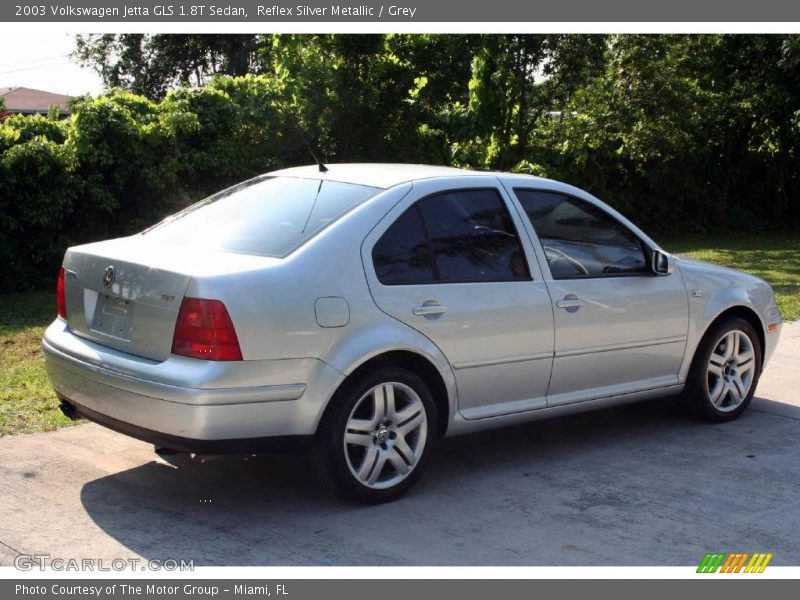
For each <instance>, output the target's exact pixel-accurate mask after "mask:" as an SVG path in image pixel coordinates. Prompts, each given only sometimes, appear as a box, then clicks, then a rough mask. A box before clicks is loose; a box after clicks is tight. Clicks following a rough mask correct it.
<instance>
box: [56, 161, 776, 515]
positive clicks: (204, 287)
mask: <svg viewBox="0 0 800 600" xmlns="http://www.w3.org/2000/svg"><path fill="white" fill-rule="evenodd" d="M58 299H59V308H58V318H57V319H56V320H55V322H53V324H52V325H51V326H50V327H49V328H48V329H47V332H46V333H45V336H44V340H43V346H44V351H45V357H46V361H47V370H48V372H49V374H50V378H51V380H52V382H53V385H54V386H55V389H56V391H57V392H58V395H59V397H60V398H61V399H62V402H63V404H62V406H63V408H64V410H65V412H67V413H68V414H70V415H79V416H84V417H86V418H88V419H91V420H93V421H97V422H98V423H101V424H103V425H106V426H108V427H110V428H112V429H115V430H117V431H121V432H123V433H127V434H129V435H131V436H133V437H136V438H139V439H142V440H147V441H151V442H153V443H154V444H156V445H160V446H163V447H166V448H171V449H176V450H182V451H190V452H198V453H219V452H259V451H271V450H280V449H284V448H290V447H294V448H302V447H308V448H311V449H312V450H313V455H314V456H315V459H316V462H317V464H318V465H319V467H320V471H321V473H322V474H323V476H324V478H325V479H326V480H327V481H328V482H329V483H330V484H331V485H333V487H334V488H335V489H337V490H338V491H339V492H341V493H344V494H346V495H349V496H351V497H354V498H356V499H359V500H363V501H368V502H379V501H384V500H389V499H392V498H395V497H397V496H398V495H399V494H401V493H402V492H404V491H405V490H406V489H408V488H409V487H410V486H411V485H412V484H413V483H414V482H415V481H416V480H417V479H418V478H419V476H420V475H421V473H422V470H423V467H424V466H425V463H426V461H427V459H428V456H429V454H430V451H431V448H432V444H433V442H434V440H435V439H436V438H437V437H441V436H444V435H456V434H461V433H467V432H471V431H477V430H481V429H486V428H489V427H497V426H502V425H508V424H512V423H519V422H522V421H527V420H532V419H537V418H542V417H546V416H553V415H560V414H564V413H566V412H570V411H576V410H587V409H591V408H595V407H602V406H608V405H610V404H614V403H621V402H626V401H632V400H639V399H645V398H652V397H656V396H663V395H669V394H678V393H682V394H683V396H684V398H685V400H686V402H687V403H688V404H689V405H691V406H692V407H693V408H694V409H695V410H696V411H697V413H698V414H699V415H701V416H703V417H704V418H706V419H709V420H712V421H725V420H729V419H733V418H735V417H737V416H738V415H739V414H741V412H742V411H744V410H745V408H746V407H747V405H748V404H749V402H750V399H751V398H752V396H753V392H754V391H755V387H756V384H757V382H758V377H759V374H760V373H761V369H762V368H763V366H764V363H765V362H766V360H767V359H768V358H769V356H770V354H771V353H772V351H773V350H774V348H775V345H776V343H777V338H778V333H779V330H780V327H781V316H780V313H779V312H778V309H777V307H776V305H775V298H774V295H773V293H772V290H771V289H770V287H769V286H768V285H767V284H766V283H765V282H763V281H761V280H760V279H757V278H755V277H751V276H749V275H746V274H743V273H739V272H736V271H733V270H730V269H724V268H720V267H715V266H711V265H708V264H704V263H700V262H696V261H690V260H684V259H677V258H675V257H673V256H670V255H669V254H667V253H666V252H664V251H663V250H661V249H660V248H659V246H658V245H657V244H656V243H655V242H653V241H652V240H651V239H650V238H649V237H647V236H646V235H645V234H644V233H643V232H642V231H640V230H639V229H638V228H637V227H636V226H635V225H633V224H632V223H631V222H629V221H628V220H627V219H625V218H624V217H623V216H622V215H620V214H619V213H617V212H616V211H614V210H613V209H612V208H610V207H609V206H607V205H605V204H603V203H602V202H600V201H599V200H597V199H596V198H594V197H592V196H591V195H589V194H587V193H586V192H583V191H581V190H579V189H577V188H574V187H571V186H569V185H565V184H562V183H558V182H555V181H549V180H546V179H540V178H536V177H530V176H524V175H509V174H500V173H497V174H493V173H492V174H490V173H477V172H469V171H461V170H457V169H450V168H440V167H424V166H410V165H332V166H330V168H329V169H328V170H327V171H323V170H322V169H317V167H302V168H296V169H287V170H284V171H278V172H275V173H271V174H268V175H265V176H262V177H257V178H255V179H253V180H250V181H247V182H244V183H242V184H240V185H237V186H235V187H233V188H230V189H228V190H225V191H223V192H220V193H219V194H216V195H214V196H211V197H210V198H208V199H206V200H203V201H201V202H199V203H197V204H195V205H193V206H190V207H189V208H187V209H186V210H184V211H182V212H180V213H177V214H176V215H173V216H171V217H169V218H167V219H165V220H164V221H162V222H161V223H159V224H157V225H155V226H154V227H152V228H150V229H148V230H146V231H144V232H143V233H141V234H138V235H134V236H131V237H127V238H122V239H116V240H110V241H106V242H99V243H95V244H88V245H84V246H78V247H75V248H70V249H69V250H67V252H66V255H65V257H64V264H63V268H62V270H61V275H60V278H59V282H58Z"/></svg>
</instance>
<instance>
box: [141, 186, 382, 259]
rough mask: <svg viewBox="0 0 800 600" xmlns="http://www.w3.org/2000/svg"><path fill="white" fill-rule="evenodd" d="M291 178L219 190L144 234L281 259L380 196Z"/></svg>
mask: <svg viewBox="0 0 800 600" xmlns="http://www.w3.org/2000/svg"><path fill="white" fill-rule="evenodd" d="M378 191H379V190H377V189H376V188H372V187H367V186H362V185H354V184H350V183H339V182H337V181H323V180H318V179H298V178H295V177H259V178H256V179H251V180H249V181H245V182H244V183H241V184H239V185H236V186H234V187H232V188H229V189H227V190H223V191H222V192H219V193H217V194H214V195H213V196H210V197H209V198H206V199H205V200H201V201H200V202H197V203H196V204H193V205H192V206H190V207H189V208H187V209H185V210H183V211H181V212H179V213H177V214H175V215H173V216H171V217H168V218H166V219H165V220H164V221H162V222H161V223H159V224H157V225H155V226H154V227H151V228H150V229H148V230H145V231H144V232H143V235H146V236H148V237H149V238H152V239H155V240H158V241H162V242H168V243H173V244H180V245H182V246H200V247H203V248H208V249H212V250H222V251H227V252H239V253H245V254H258V255H261V256H284V255H285V254H287V253H288V252H290V251H291V250H292V249H293V248H295V247H297V246H299V245H300V244H302V243H304V242H305V241H306V240H308V239H309V238H311V237H312V236H313V235H315V234H316V233H318V232H319V231H321V230H322V229H324V228H325V227H327V226H328V225H330V224H331V223H333V222H334V221H336V220H337V219H339V218H340V217H341V216H343V215H344V214H345V213H346V212H348V211H349V210H351V209H352V208H354V207H355V206H357V205H359V204H361V203H362V202H364V201H365V200H366V199H367V198H369V197H370V196H372V195H373V194H375V193H376V192H378Z"/></svg>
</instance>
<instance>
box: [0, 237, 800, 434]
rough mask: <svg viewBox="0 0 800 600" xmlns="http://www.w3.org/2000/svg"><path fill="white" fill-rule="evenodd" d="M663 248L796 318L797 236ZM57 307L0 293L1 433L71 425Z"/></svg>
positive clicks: (51, 297) (47, 296)
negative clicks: (48, 330)
mask: <svg viewBox="0 0 800 600" xmlns="http://www.w3.org/2000/svg"><path fill="white" fill-rule="evenodd" d="M664 247H665V248H666V249H667V250H669V251H671V252H675V253H677V254H682V255H685V256H690V257H692V258H697V259H700V260H706V261H709V262H712V263H717V264H720V265H725V266H728V267H734V268H736V269H740V270H742V271H747V272H749V273H753V274H754V275H757V276H759V277H762V278H764V279H766V280H767V281H769V282H770V283H771V284H772V286H773V288H774V289H775V292H776V295H777V298H778V306H779V307H780V309H781V312H782V313H783V316H784V318H785V319H787V320H794V319H798V318H800V236H798V235H789V234H783V235H776V234H771V235H766V236H754V235H746V236H742V235H731V236H725V237H702V238H700V237H698V238H693V239H684V240H681V241H671V242H666V243H665V244H664ZM55 310H56V307H55V294H54V292H52V291H46V292H28V293H22V294H10V295H0V436H2V435H12V434H17V433H28V432H33V431H49V430H52V429H58V428H59V427H64V426H66V425H69V424H71V421H70V420H69V419H67V418H66V417H64V416H63V415H62V414H61V412H60V411H59V410H58V401H57V400H56V396H55V394H54V393H53V390H52V388H51V387H50V384H49V382H48V380H47V375H46V374H45V371H44V363H43V360H42V352H41V349H40V346H39V344H40V340H41V338H42V333H43V332H44V329H45V327H47V325H48V324H49V323H50V322H51V321H52V320H53V318H54V315H55Z"/></svg>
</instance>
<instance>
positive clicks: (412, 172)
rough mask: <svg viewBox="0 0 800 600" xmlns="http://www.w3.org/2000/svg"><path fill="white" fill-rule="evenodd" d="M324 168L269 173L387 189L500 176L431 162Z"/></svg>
mask: <svg viewBox="0 0 800 600" xmlns="http://www.w3.org/2000/svg"><path fill="white" fill-rule="evenodd" d="M325 166H326V167H327V169H328V170H327V171H326V172H324V173H321V172H320V170H319V167H318V165H307V166H304V167H292V168H290V169H281V170H280V171H273V172H271V173H269V175H280V176H284V177H302V178H304V179H327V180H330V181H340V182H343V183H355V184H358V185H367V186H370V187H377V188H384V189H386V188H390V187H393V186H395V185H399V184H401V183H405V182H407V181H415V180H418V179H430V178H431V177H462V176H478V175H500V173H490V172H486V171H470V170H468V169H457V168H455V167H437V166H432V165H407V164H389V163H386V164H381V163H333V164H327V163H326V164H325Z"/></svg>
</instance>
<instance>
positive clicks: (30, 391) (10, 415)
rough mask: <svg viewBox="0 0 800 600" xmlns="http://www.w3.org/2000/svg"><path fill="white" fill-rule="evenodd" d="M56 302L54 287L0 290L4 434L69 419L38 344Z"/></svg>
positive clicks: (61, 423) (50, 426)
mask: <svg viewBox="0 0 800 600" xmlns="http://www.w3.org/2000/svg"><path fill="white" fill-rule="evenodd" d="M55 301H56V299H55V293H54V292H28V293H23V294H9V295H0V436H2V435H11V434H15V433H29V432H33V431H49V430H52V429H57V428H59V427H64V426H65V425H69V424H70V423H71V421H70V420H69V419H67V418H66V417H65V416H64V415H62V414H61V411H59V410H58V401H57V400H56V395H55V393H53V388H51V387H50V382H49V381H48V380H47V375H46V374H45V371H44V362H43V358H42V351H41V348H40V346H39V344H40V343H41V339H42V333H44V329H45V327H47V325H49V324H50V323H51V322H52V320H53V319H54V318H55V312H56V306H55Z"/></svg>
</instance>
